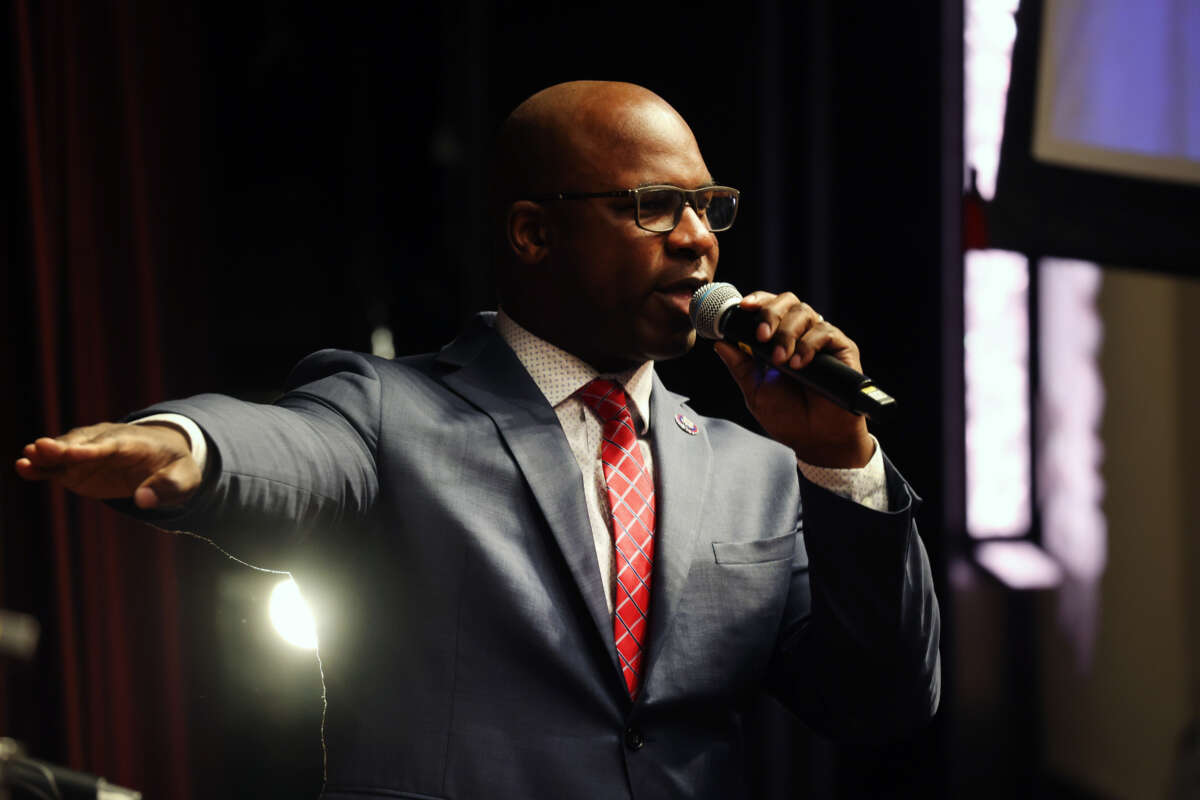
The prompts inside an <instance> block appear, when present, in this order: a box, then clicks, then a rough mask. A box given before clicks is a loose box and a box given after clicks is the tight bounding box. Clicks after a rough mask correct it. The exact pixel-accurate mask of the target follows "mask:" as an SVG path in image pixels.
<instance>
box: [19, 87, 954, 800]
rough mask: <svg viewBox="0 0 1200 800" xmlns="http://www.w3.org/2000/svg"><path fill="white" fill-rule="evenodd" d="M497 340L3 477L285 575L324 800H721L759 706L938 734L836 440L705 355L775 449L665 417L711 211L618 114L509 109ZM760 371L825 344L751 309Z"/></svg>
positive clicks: (321, 367)
mask: <svg viewBox="0 0 1200 800" xmlns="http://www.w3.org/2000/svg"><path fill="white" fill-rule="evenodd" d="M494 198H495V201H496V214H495V217H496V240H497V255H496V258H495V264H494V268H495V269H496V273H497V276H498V283H499V286H500V296H501V309H500V311H499V312H498V313H483V314H481V315H479V317H478V318H477V319H475V320H474V322H473V324H472V325H471V326H470V327H469V329H468V330H466V331H465V332H464V333H463V334H462V335H461V336H460V337H459V338H458V339H456V340H455V341H454V342H452V343H451V344H449V345H448V346H447V347H446V348H444V349H443V350H442V351H441V352H440V353H437V354H427V355H419V356H411V357H407V358H401V359H396V360H383V359H379V358H375V357H372V356H366V355H360V354H354V353H347V352H338V351H322V352H320V353H317V354H314V355H312V356H310V357H308V358H307V359H305V360H304V361H303V362H301V363H300V365H298V366H297V367H296V369H295V370H294V371H293V373H292V375H291V376H290V378H289V380H288V387H289V391H288V392H287V393H286V394H285V395H284V396H283V397H282V398H281V399H280V400H279V401H278V402H277V403H275V404H274V405H270V406H264V405H257V404H251V403H244V402H240V401H237V400H234V399H232V398H229V397H225V396H221V395H200V396H198V397H194V398H190V399H187V400H179V401H174V402H168V403H163V404H161V405H159V406H155V407H153V408H150V409H147V410H145V411H143V412H139V413H138V414H136V415H133V416H132V417H131V419H135V420H136V422H135V424H111V423H104V424H100V425H95V426H91V427H88V428H80V429H77V430H73V431H70V432H69V433H67V434H64V435H62V436H59V437H57V438H41V439H38V440H37V441H35V442H34V443H32V444H30V445H28V446H27V447H26V448H25V452H24V455H23V457H22V458H21V459H19V460H18V461H17V465H16V468H17V471H18V473H19V474H20V475H21V476H22V477H25V478H28V479H31V480H44V479H49V480H54V481H57V482H59V483H61V484H62V485H64V486H66V487H67V488H70V489H72V490H73V491H76V492H78V493H80V494H83V495H86V496H89V497H96V498H104V499H107V500H109V501H110V502H112V503H114V504H115V505H117V506H118V507H121V508H124V509H125V510H127V511H128V512H129V513H134V514H137V515H139V516H140V517H142V518H144V519H147V520H149V521H152V522H153V523H154V524H156V525H159V526H160V527H164V528H168V529H172V530H187V531H194V532H198V533H200V534H202V535H204V536H208V537H211V538H212V539H213V540H214V541H216V542H217V543H218V544H220V545H221V546H222V547H223V548H225V549H226V550H228V551H230V552H232V553H233V554H235V555H238V556H240V557H242V558H244V559H246V560H248V561H251V562H253V563H259V564H263V565H266V566H271V567H275V568H283V569H289V570H291V571H292V572H293V574H294V575H295V577H296V579H297V582H298V583H299V584H300V586H301V588H302V589H303V590H304V592H305V594H306V596H308V598H309V599H310V602H311V604H312V605H313V606H314V611H315V613H316V615H317V623H318V632H319V639H320V650H321V660H322V665H323V671H324V677H325V683H326V698H327V703H328V710H327V715H326V723H325V742H326V750H327V776H326V778H327V780H326V786H325V793H324V796H325V797H326V798H330V799H331V800H333V799H336V800H350V798H355V799H356V800H358V799H360V798H364V797H379V798H384V797H388V798H395V797H408V798H485V797H486V798H510V797H511V798H563V797H589V798H590V797H595V798H622V797H631V798H639V799H641V798H710V797H711V798H722V799H723V800H726V799H727V798H733V797H742V796H744V795H745V791H746V790H745V786H744V756H745V753H744V749H743V748H744V746H743V739H742V729H741V724H742V722H741V719H742V712H743V710H744V708H745V706H746V705H747V703H748V702H749V701H750V700H752V699H753V698H754V697H755V696H756V695H757V694H758V693H760V692H763V691H766V692H770V693H771V694H773V695H774V696H775V697H777V698H778V699H779V700H780V701H782V702H783V703H784V704H785V705H786V706H788V707H789V708H791V709H792V710H793V711H795V712H796V713H797V714H798V715H799V716H800V717H801V718H802V719H803V720H805V721H806V722H807V723H808V724H809V725H811V726H812V727H814V728H816V729H817V730H819V731H822V732H825V733H827V734H829V735H832V736H838V737H850V738H855V739H885V738H888V737H893V736H897V735H902V734H904V733H906V732H908V731H911V730H912V729H913V728H914V727H916V726H918V725H920V724H921V723H923V722H924V721H925V720H927V719H929V717H930V716H931V715H932V714H933V713H934V711H935V710H936V707H937V703H938V697H939V691H940V689H939V687H940V683H939V681H940V662H939V657H938V631H939V617H938V609H937V601H936V599H935V597H934V593H933V589H932V583H931V580H930V572H929V567H928V562H927V559H926V555H925V551H924V547H923V546H922V544H921V541H920V539H919V537H918V536H917V533H916V529H915V526H914V523H913V512H914V510H915V506H916V503H917V502H918V501H917V498H916V495H915V493H914V492H913V491H912V490H911V489H910V488H909V486H908V485H907V483H905V481H904V480H903V478H901V477H900V475H899V474H898V473H897V472H896V471H895V470H894V468H893V467H892V466H891V464H890V463H888V461H887V460H886V459H885V458H884V457H883V454H882V452H881V451H880V449H879V446H878V444H877V442H876V441H875V440H874V438H873V437H872V436H871V435H870V434H869V433H868V432H867V429H866V425H865V423H864V421H863V419H862V418H860V417H856V416H854V415H851V414H848V413H846V412H844V411H842V410H841V409H839V408H837V407H836V406H834V405H832V404H830V403H828V402H827V401H825V400H824V399H823V398H822V397H820V396H817V395H812V394H809V393H807V392H806V391H805V390H804V389H803V388H802V387H800V386H799V385H798V384H794V383H791V382H782V381H778V380H771V379H769V378H768V379H765V380H764V379H763V378H762V370H760V369H759V368H758V367H757V366H756V365H755V363H754V362H753V361H752V360H751V359H750V358H749V357H748V356H744V355H743V354H742V353H741V352H739V351H737V350H735V349H734V348H731V347H728V346H724V345H718V346H717V351H718V353H719V354H720V355H721V357H722V359H723V360H724V361H725V363H726V365H727V366H728V367H729V371H730V373H731V375H732V377H733V379H734V380H735V381H736V382H737V383H738V385H739V386H740V387H741V389H742V391H743V393H744V394H745V397H746V402H747V404H748V406H749V408H750V410H751V411H752V412H753V413H754V415H755V417H756V418H757V419H758V420H759V421H760V422H761V424H762V426H763V428H764V429H765V430H766V431H767V433H768V434H769V435H770V437H771V438H766V437H762V436H758V435H756V434H753V433H750V432H748V431H746V430H744V429H742V428H739V427H738V426H735V425H733V424H731V423H729V422H726V421H723V420H719V419H709V418H705V417H703V416H701V415H699V414H697V413H696V412H695V411H693V410H691V409H690V408H688V406H687V405H686V402H685V398H683V397H681V396H679V395H676V394H673V393H672V392H670V391H669V390H668V389H667V388H666V387H665V386H663V385H662V384H661V383H660V382H659V380H658V378H657V377H656V375H655V373H654V366H653V365H654V361H655V360H658V359H664V358H672V357H675V356H679V355H681V354H683V353H685V352H687V351H688V349H689V348H691V347H692V345H693V344H694V341H695V335H696V334H695V331H694V330H693V329H692V327H691V325H690V324H689V321H688V317H687V305H688V300H689V298H690V296H691V294H692V292H693V291H694V290H695V289H696V288H697V287H699V286H701V285H703V284H705V283H708V282H709V281H711V280H712V279H713V276H714V273H715V271H716V266H717V257H718V246H717V236H716V233H717V232H719V231H720V230H723V229H725V228H727V227H728V226H729V225H731V224H732V222H733V216H734V214H735V213H736V202H737V193H736V191H735V190H733V189H730V188H728V187H722V186H717V185H715V184H714V181H713V178H712V175H711V174H710V173H709V171H708V168H707V166H706V165H705V163H704V160H703V159H702V157H701V155H700V150H699V147H698V146H697V144H696V140H695V138H694V136H693V135H692V132H691V130H690V129H689V128H688V126H687V124H686V123H685V122H684V120H683V119H682V118H681V117H680V116H679V114H678V113H676V112H675V110H674V109H672V108H671V107H670V106H669V105H668V104H667V103H666V102H664V101H663V100H662V99H661V98H659V97H658V96H656V95H654V94H653V93H651V92H649V91H647V90H646V89H643V88H641V87H637V86H632V85H629V84H621V83H606V82H574V83H567V84H561V85H558V86H553V87H550V88H548V89H546V90H543V91H542V92H539V93H538V94H536V95H534V96H533V97H531V98H529V99H528V100H526V101H525V102H524V103H522V104H521V105H520V106H519V107H518V108H517V109H516V110H515V111H514V112H513V113H512V115H511V116H510V117H509V118H508V120H507V121H506V122H505V124H504V126H503V128H502V130H501V133H500V137H499V142H498V147H497V157H496V166H495V181H494ZM742 306H743V308H746V309H750V310H753V311H754V312H756V313H758V314H759V316H760V317H761V320H762V322H761V324H760V326H759V330H758V336H759V338H760V339H761V340H762V341H764V342H772V343H773V344H774V345H775V348H774V355H773V361H774V363H775V364H776V365H780V364H783V363H785V362H787V363H788V364H790V365H791V366H793V367H796V368H802V367H803V366H804V365H806V364H807V363H808V362H809V361H810V360H811V359H812V357H813V355H814V354H815V353H817V352H818V351H825V352H830V353H833V354H834V355H835V356H836V357H837V358H839V359H841V360H842V361H844V362H845V363H847V364H849V365H851V366H853V367H855V368H859V358H858V350H857V348H856V347H855V345H854V343H853V342H852V341H851V340H850V339H848V338H847V337H846V336H845V334H843V333H842V332H841V331H840V330H838V329H837V328H836V327H834V326H832V325H831V324H829V323H828V322H826V321H824V320H823V318H822V317H821V315H820V314H818V313H817V312H816V311H814V310H813V309H812V308H810V307H809V306H808V305H806V304H804V303H802V302H800V301H799V300H798V299H797V298H796V297H795V296H794V295H792V294H781V295H773V294H770V293H767V292H754V293H752V294H750V295H748V296H747V297H746V299H745V300H744V301H743V303H742Z"/></svg>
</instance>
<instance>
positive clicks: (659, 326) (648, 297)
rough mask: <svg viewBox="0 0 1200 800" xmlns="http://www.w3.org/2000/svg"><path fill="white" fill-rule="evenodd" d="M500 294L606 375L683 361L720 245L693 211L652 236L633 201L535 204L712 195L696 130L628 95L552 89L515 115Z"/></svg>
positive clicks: (505, 173)
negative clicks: (652, 188) (659, 187)
mask: <svg viewBox="0 0 1200 800" xmlns="http://www.w3.org/2000/svg"><path fill="white" fill-rule="evenodd" d="M494 159H495V163H494V178H493V194H494V199H495V213H496V216H497V218H498V227H499V230H498V231H497V250H498V253H497V263H496V274H497V285H498V287H499V291H500V298H501V303H502V305H503V306H504V308H505V310H506V312H508V313H509V314H510V315H512V317H513V318H514V319H516V320H517V321H518V322H519V323H521V324H522V325H524V326H525V327H526V328H528V329H529V330H531V331H532V332H534V333H536V334H537V335H539V336H541V337H542V338H544V339H546V340H548V341H550V342H553V343H554V344H556V345H558V346H560V347H562V348H563V349H565V350H567V351H569V352H572V353H574V354H575V355H577V356H579V357H580V358H583V359H584V360H586V361H588V362H590V363H591V364H592V365H593V366H595V367H597V368H598V369H601V370H608V369H615V368H620V367H623V366H626V365H628V364H630V363H636V362H640V361H643V360H645V359H647V358H655V359H662V358H671V357H674V356H679V355H682V354H683V353H685V352H687V350H688V349H689V348H690V347H691V346H692V344H693V343H694V342H695V332H694V331H693V330H692V327H691V324H690V322H689V321H688V318H687V299H688V297H690V295H691V292H692V290H694V289H695V287H696V286H698V285H699V284H700V283H702V282H706V281H709V280H711V279H712V277H713V273H714V272H715V270H716V265H717V254H718V248H717V239H716V236H715V235H714V234H713V233H712V232H710V231H709V230H708V227H707V226H706V224H705V223H704V221H703V220H702V219H701V218H700V217H699V216H698V215H697V214H696V211H695V210H694V209H693V208H691V207H685V208H684V210H683V214H682V216H681V218H680V220H679V224H678V225H677V226H676V228H675V229H674V230H673V231H671V232H669V233H652V232H650V231H646V230H643V229H642V228H639V227H638V225H637V222H636V218H635V210H634V205H635V203H634V199H633V198H632V197H620V198H588V199H561V200H546V201H533V200H530V199H529V198H534V197H545V196H549V195H553V194H555V193H559V192H568V193H569V192H605V191H616V190H624V189H634V188H637V187H639V186H645V185H649V184H671V185H674V186H679V187H682V188H684V189H695V188H698V187H701V186H705V185H707V184H711V183H712V176H711V175H710V174H709V172H708V168H707V167H706V166H705V164H704V159H703V158H701V156H700V149H699V147H698V146H697V144H696V139H695V137H694V136H693V135H692V131H691V129H690V128H689V127H688V125H687V123H686V122H684V120H683V118H682V117H680V116H679V114H678V113H677V112H676V111H675V109H673V108H671V106H669V105H668V104H667V103H666V102H665V101H664V100H663V99H662V98H660V97H659V96H658V95H656V94H654V93H653V92H650V91H649V90H647V89H644V88H642V87H640V86H634V85H632V84H628V83H610V82H602V81H576V82H572V83H563V84H558V85H556V86H551V87H550V88H548V89H544V90H542V91H540V92H538V93H537V94H535V95H533V96H532V97H530V98H529V99H528V100H526V101H525V102H523V103H522V104H521V105H519V106H518V107H517V108H516V110H514V111H513V112H512V114H511V115H509V117H508V119H507V120H506V121H505V123H504V125H503V127H502V128H501V130H500V135H499V138H498V142H497V147H496V153H495V156H494Z"/></svg>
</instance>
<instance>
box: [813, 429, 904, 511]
mask: <svg viewBox="0 0 1200 800" xmlns="http://www.w3.org/2000/svg"><path fill="white" fill-rule="evenodd" d="M868 435H869V434H868ZM871 441H872V442H874V443H875V452H874V453H872V454H871V460H870V461H868V462H867V464H866V466H863V467H852V468H850V469H835V468H833V467H818V466H814V465H813V464H809V463H807V462H805V461H801V460H800V459H799V458H797V459H796V466H797V467H799V468H800V473H801V474H802V475H804V477H805V478H808V480H810V481H811V482H813V483H815V484H816V485H817V486H820V487H821V488H822V489H828V490H829V491H831V492H833V493H834V494H836V495H839V496H840V497H844V498H846V499H847V500H853V501H854V502H855V503H858V504H859V505H864V506H866V507H867V508H870V509H872V510H874V511H887V510H888V496H887V475H886V474H884V471H883V448H881V447H880V446H879V440H878V439H876V438H875V437H874V436H871Z"/></svg>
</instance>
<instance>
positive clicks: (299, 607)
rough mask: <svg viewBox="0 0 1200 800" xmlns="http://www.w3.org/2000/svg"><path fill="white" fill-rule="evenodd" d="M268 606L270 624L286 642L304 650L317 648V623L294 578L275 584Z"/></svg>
mask: <svg viewBox="0 0 1200 800" xmlns="http://www.w3.org/2000/svg"><path fill="white" fill-rule="evenodd" d="M268 608H269V611H270V614H271V624H272V625H274V626H275V630H276V631H277V632H278V633H279V635H280V636H282V637H283V638H284V639H286V640H287V642H288V644H292V645H295V646H296V647H301V648H304V649H305V650H315V649H316V648H317V625H316V623H315V622H314V621H313V615H312V611H310V610H309V608H308V603H306V602H304V598H303V597H302V596H301V595H300V587H299V586H297V585H296V582H295V581H294V580H292V579H291V578H288V579H287V580H284V581H280V582H279V583H277V584H276V585H275V588H274V589H272V590H271V602H270V604H269V606H268Z"/></svg>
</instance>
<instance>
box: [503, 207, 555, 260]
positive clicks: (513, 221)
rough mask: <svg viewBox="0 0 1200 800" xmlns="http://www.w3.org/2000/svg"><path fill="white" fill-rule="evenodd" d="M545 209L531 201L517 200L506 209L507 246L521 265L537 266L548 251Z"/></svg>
mask: <svg viewBox="0 0 1200 800" xmlns="http://www.w3.org/2000/svg"><path fill="white" fill-rule="evenodd" d="M547 228H548V226H547V224H546V209H545V207H544V206H542V205H541V204H540V203H534V202H533V201H531V200H518V201H517V202H515V203H513V204H512V205H511V206H509V207H508V220H507V221H506V224H505V233H506V234H507V236H508V246H509V247H510V248H512V251H513V254H514V255H516V257H517V258H518V259H519V260H520V261H521V263H523V264H539V263H541V262H542V260H543V259H545V257H546V254H547V253H548V252H549V249H550V237H549V235H548V234H547Z"/></svg>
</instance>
